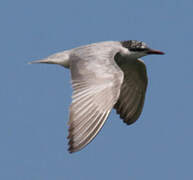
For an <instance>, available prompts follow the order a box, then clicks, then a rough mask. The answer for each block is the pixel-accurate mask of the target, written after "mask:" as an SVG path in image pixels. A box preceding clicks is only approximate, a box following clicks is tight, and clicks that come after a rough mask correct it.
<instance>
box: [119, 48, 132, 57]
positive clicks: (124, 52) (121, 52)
mask: <svg viewBox="0 0 193 180" xmlns="http://www.w3.org/2000/svg"><path fill="white" fill-rule="evenodd" d="M130 53H131V52H130V51H129V50H128V49H127V48H121V50H120V54H121V55H122V56H128V55H130Z"/></svg>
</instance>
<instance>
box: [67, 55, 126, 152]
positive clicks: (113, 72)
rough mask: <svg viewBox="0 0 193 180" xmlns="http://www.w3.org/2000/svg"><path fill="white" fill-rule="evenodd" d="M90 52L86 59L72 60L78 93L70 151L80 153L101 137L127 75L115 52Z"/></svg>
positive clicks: (74, 101) (73, 106)
mask: <svg viewBox="0 0 193 180" xmlns="http://www.w3.org/2000/svg"><path fill="white" fill-rule="evenodd" d="M87 53H88V54H87V56H85V57H84V59H82V58H80V57H79V56H77V55H73V56H71V58H70V59H71V61H70V70H71V78H72V87H73V90H74V91H73V95H72V104H71V106H70V120H69V126H70V127H69V136H68V139H69V151H70V152H76V151H79V150H80V149H82V148H83V147H85V146H86V145H87V144H88V143H89V142H90V141H91V140H92V139H93V138H94V137H95V136H96V135H97V133H98V132H99V130H100V129H101V128H102V126H103V124H104V122H105V120H106V119H107V117H108V115H109V113H110V111H111V109H112V108H113V106H114V104H115V103H116V102H117V99H118V97H119V94H120V88H121V84H122V81H123V72H122V71H121V70H120V68H119V67H118V66H117V64H116V63H115V62H114V54H115V53H111V54H106V55H104V56H103V54H101V56H100V57H99V56H95V55H94V54H92V55H91V54H89V52H87ZM107 55H108V56H107ZM81 57H83V56H81Z"/></svg>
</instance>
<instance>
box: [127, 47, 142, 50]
mask: <svg viewBox="0 0 193 180" xmlns="http://www.w3.org/2000/svg"><path fill="white" fill-rule="evenodd" d="M130 50H131V51H145V48H144V47H143V48H131V49H130Z"/></svg>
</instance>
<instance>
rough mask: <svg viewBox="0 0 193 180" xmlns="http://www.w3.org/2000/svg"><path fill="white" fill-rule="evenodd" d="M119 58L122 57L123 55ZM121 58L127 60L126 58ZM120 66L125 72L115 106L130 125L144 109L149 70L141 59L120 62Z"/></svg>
mask: <svg viewBox="0 0 193 180" xmlns="http://www.w3.org/2000/svg"><path fill="white" fill-rule="evenodd" d="M118 58H119V60H120V59H121V57H118ZM121 60H122V62H126V59H125V61H124V58H122V59H121ZM127 62H129V61H127ZM119 66H120V67H121V69H122V70H123V72H124V81H123V84H122V86H121V92H120V97H119V99H118V101H117V103H116V104H115V106H114V108H115V109H116V111H117V113H118V114H119V115H120V117H121V118H122V119H123V120H124V122H125V123H126V124H128V125H130V124H132V123H134V122H135V121H136V120H137V119H138V118H139V116H140V114H141V112H142V109H143V105H144V100H145V93H146V88H147V83H148V78H147V72H146V67H145V64H144V63H143V62H142V61H141V60H135V61H133V62H129V63H120V64H119Z"/></svg>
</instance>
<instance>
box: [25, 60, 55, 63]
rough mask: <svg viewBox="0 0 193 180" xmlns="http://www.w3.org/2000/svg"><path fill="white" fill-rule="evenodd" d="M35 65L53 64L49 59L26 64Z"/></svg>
mask: <svg viewBox="0 0 193 180" xmlns="http://www.w3.org/2000/svg"><path fill="white" fill-rule="evenodd" d="M37 63H46V64H55V63H54V62H53V61H52V60H50V59H40V60H35V61H31V62H28V64H37Z"/></svg>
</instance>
